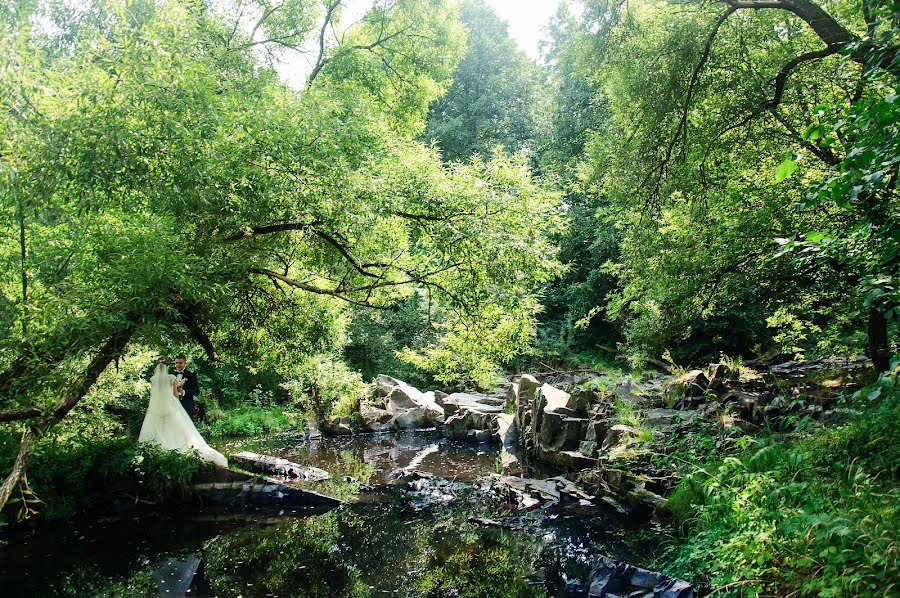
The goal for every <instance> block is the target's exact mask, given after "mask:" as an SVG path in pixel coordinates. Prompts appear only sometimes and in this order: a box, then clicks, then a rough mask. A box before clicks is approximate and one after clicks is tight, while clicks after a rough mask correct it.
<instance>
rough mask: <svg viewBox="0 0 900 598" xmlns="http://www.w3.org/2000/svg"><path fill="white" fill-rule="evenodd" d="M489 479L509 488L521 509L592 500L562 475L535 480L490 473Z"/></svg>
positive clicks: (500, 486) (499, 486) (501, 487)
mask: <svg viewBox="0 0 900 598" xmlns="http://www.w3.org/2000/svg"><path fill="white" fill-rule="evenodd" d="M489 481H490V483H491V484H492V485H493V486H494V487H495V488H500V489H507V490H509V491H510V492H511V493H512V494H513V495H514V496H515V497H516V500H517V502H518V504H519V507H520V508H522V509H530V508H532V507H536V506H539V505H549V504H555V503H559V502H562V501H565V500H571V501H578V502H581V501H584V502H585V503H590V502H592V501H593V500H594V497H593V496H591V495H590V494H588V493H586V492H584V491H583V490H581V489H580V488H579V487H578V486H576V485H575V483H574V482H572V481H571V480H567V479H566V478H564V477H562V476H557V477H554V478H547V479H546V480H536V479H532V478H520V477H516V476H508V475H498V474H492V475H491V477H490V478H489Z"/></svg>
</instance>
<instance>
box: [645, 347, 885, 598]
mask: <svg viewBox="0 0 900 598" xmlns="http://www.w3.org/2000/svg"><path fill="white" fill-rule="evenodd" d="M894 366H895V367H894V370H893V374H892V375H885V376H883V377H882V378H881V379H880V380H879V381H878V382H877V383H876V384H875V385H874V386H872V387H870V388H868V389H865V390H864V391H861V392H860V393H857V396H856V398H855V402H854V405H855V406H856V408H857V409H858V410H859V411H860V413H859V415H857V416H856V417H855V418H853V419H852V420H850V421H849V422H847V423H846V424H844V425H842V426H837V427H833V428H827V429H818V430H816V431H815V432H813V433H811V434H808V435H806V436H805V437H802V438H800V439H797V440H793V441H786V440H783V439H782V440H779V439H777V438H774V437H771V438H768V439H756V440H754V441H753V442H752V445H751V446H749V447H747V449H746V450H745V451H742V452H738V453H737V454H735V455H734V456H729V457H725V458H724V459H722V460H721V461H719V462H718V463H716V464H715V465H712V466H706V467H697V468H695V469H694V471H693V472H692V473H691V474H689V475H687V476H686V477H685V478H684V479H683V480H682V482H681V484H680V485H679V486H678V487H677V489H676V490H675V491H674V493H673V494H672V495H671V496H670V503H669V506H670V509H671V510H672V512H673V513H674V514H675V516H676V519H677V521H678V523H679V524H680V525H681V531H682V534H683V535H682V537H681V538H680V540H679V541H678V542H676V543H674V544H673V545H671V546H670V547H669V548H668V549H667V550H665V551H664V552H663V554H662V555H661V557H660V558H659V559H658V567H659V568H660V569H662V570H663V571H664V572H666V573H667V574H670V575H674V576H677V577H682V578H686V579H692V580H693V581H694V582H695V583H699V584H700V585H703V586H708V587H711V588H713V589H715V590H716V595H717V596H756V595H777V596H787V595H792V596H826V597H837V596H888V595H896V592H898V591H900V542H898V539H897V538H898V532H900V488H898V476H900V437H898V434H897V430H898V429H900V389H898V387H897V384H896V378H897V372H898V371H900V364H898V363H897V362H895V364H894Z"/></svg>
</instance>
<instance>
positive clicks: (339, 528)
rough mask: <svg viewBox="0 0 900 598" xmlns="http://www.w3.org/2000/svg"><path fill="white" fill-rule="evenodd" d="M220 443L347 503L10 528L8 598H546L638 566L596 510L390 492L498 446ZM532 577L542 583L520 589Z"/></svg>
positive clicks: (435, 440) (2, 583) (1, 567)
mask: <svg viewBox="0 0 900 598" xmlns="http://www.w3.org/2000/svg"><path fill="white" fill-rule="evenodd" d="M217 448H220V449H222V448H225V449H226V452H229V453H233V452H236V451H239V450H253V451H255V452H259V453H264V454H269V455H277V456H281V457H284V458H287V459H290V460H292V461H296V462H298V463H302V464H309V465H314V466H316V467H321V468H322V469H325V470H326V471H328V472H329V473H331V474H332V479H331V480H329V481H327V482H322V483H317V484H315V485H313V487H314V488H315V489H316V490H318V491H321V492H325V493H328V494H333V495H337V496H340V497H342V498H354V497H355V499H356V500H355V501H354V502H353V503H352V504H348V505H345V506H343V507H340V508H338V509H335V510H333V511H330V512H328V513H325V514H319V515H310V514H308V513H304V512H303V511H298V512H296V513H293V514H292V513H284V512H265V511H240V512H235V511H224V510H213V509H208V508H199V507H195V506H190V505H185V506H180V507H179V506H174V505H172V506H168V507H157V508H148V510H145V511H143V512H140V513H134V512H129V513H127V514H126V515H123V516H122V518H121V519H110V520H103V521H97V520H93V521H77V522H72V523H69V524H65V525H60V526H57V527H55V528H52V529H51V528H49V527H45V528H43V529H39V530H35V531H28V530H17V531H15V532H14V534H11V535H9V534H8V535H7V537H6V538H5V539H6V540H7V541H8V544H7V545H6V546H3V547H0V587H2V588H3V596H4V598H7V597H19V596H22V597H26V596H27V597H29V598H32V597H40V596H53V597H56V596H78V597H79V598H81V597H92V596H98V597H99V596H103V597H114V596H122V597H129V598H130V597H134V596H158V595H167V596H177V595H181V594H180V593H179V592H182V591H183V592H184V595H185V596H222V597H225V596H238V595H240V596H243V597H244V598H252V597H256V596H259V597H262V596H282V597H307V596H321V597H326V598H327V597H347V598H358V597H363V596H373V597H375V596H387V595H390V596H399V597H407V598H423V597H427V598H443V597H444V596H456V597H457V598H467V597H468V598H478V597H480V596H492V597H505V596H543V595H557V594H558V589H559V584H558V583H557V581H554V580H558V579H562V576H563V575H564V574H567V572H569V573H571V571H572V570H573V567H578V566H581V565H582V564H583V561H584V559H585V558H586V556H589V554H590V553H594V552H596V549H597V547H600V550H601V551H602V552H603V553H605V554H611V555H619V556H625V557H626V558H628V560H631V561H632V562H637V561H638V560H639V559H636V558H635V557H634V554H630V550H631V549H630V547H629V545H628V543H627V542H626V541H625V540H626V538H627V536H628V533H627V532H623V529H622V528H621V527H620V526H619V525H618V524H616V523H614V522H612V521H611V520H608V519H607V518H605V517H603V516H599V515H598V513H597V512H585V513H579V512H574V511H571V510H563V509H560V510H555V511H541V510H535V511H532V512H529V513H524V514H523V513H511V512H510V511H509V505H508V504H506V503H505V502H503V501H501V500H499V499H497V498H496V497H494V498H491V495H490V494H489V493H487V494H486V493H484V492H481V491H479V490H478V488H479V484H476V483H472V484H460V485H459V486H458V487H457V490H455V492H458V496H456V497H455V500H454V501H453V502H451V503H449V504H446V505H440V506H433V507H429V508H427V509H425V510H424V511H417V510H416V509H414V508H411V506H410V497H411V495H410V494H409V493H407V492H406V491H405V490H404V488H405V486H396V485H394V486H391V485H389V482H390V481H391V475H390V474H391V472H396V471H397V470H404V469H406V470H407V471H408V470H412V469H416V470H419V471H425V472H428V473H431V474H434V475H437V476H441V477H443V478H448V479H456V480H460V481H473V482H474V481H476V480H478V479H479V478H482V477H484V476H486V475H488V474H490V473H492V472H493V471H494V470H495V467H496V459H497V456H498V450H497V449H496V448H492V447H488V446H486V445H482V446H472V445H467V444H461V443H453V442H448V441H446V440H444V439H441V438H440V437H438V436H437V435H434V434H401V435H383V436H365V437H355V438H343V439H322V440H320V441H317V442H313V443H303V442H300V441H298V439H295V438H287V437H279V438H265V439H256V440H251V441H242V442H240V443H232V444H231V445H228V446H224V447H221V446H220V447H217ZM134 516H137V518H136V519H133V517H134ZM505 516H512V517H516V518H519V519H521V521H520V522H519V525H518V531H513V530H501V529H492V528H487V527H484V526H483V525H481V524H480V523H479V518H482V519H483V518H492V519H501V518H503V517H505ZM540 572H543V573H540ZM536 573H540V574H538V575H537V576H536V575H535V574H536ZM578 574H580V572H579V573H578ZM536 577H542V578H544V579H545V580H546V585H545V586H543V587H540V586H533V585H529V583H530V582H529V580H533V579H535V578H536ZM179 580H180V581H179ZM185 584H187V587H185Z"/></svg>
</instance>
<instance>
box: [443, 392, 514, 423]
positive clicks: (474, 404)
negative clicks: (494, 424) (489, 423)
mask: <svg viewBox="0 0 900 598" xmlns="http://www.w3.org/2000/svg"><path fill="white" fill-rule="evenodd" d="M443 403H444V413H446V415H447V417H449V416H451V415H455V414H456V413H457V412H459V411H461V410H475V411H480V412H482V413H500V412H501V411H503V400H502V399H500V400H498V399H496V398H495V397H490V396H488V395H478V394H472V393H465V392H455V393H453V394H452V395H449V396H447V397H444V398H443Z"/></svg>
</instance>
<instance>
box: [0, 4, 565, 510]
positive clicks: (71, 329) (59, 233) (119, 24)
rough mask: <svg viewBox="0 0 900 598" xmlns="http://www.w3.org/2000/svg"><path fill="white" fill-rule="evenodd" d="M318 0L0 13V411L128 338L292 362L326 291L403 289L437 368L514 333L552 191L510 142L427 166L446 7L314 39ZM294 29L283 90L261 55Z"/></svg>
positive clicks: (92, 367) (541, 252) (511, 348)
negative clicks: (426, 320)
mask: <svg viewBox="0 0 900 598" xmlns="http://www.w3.org/2000/svg"><path fill="white" fill-rule="evenodd" d="M338 5H339V3H338V2H330V3H326V4H325V5H323V6H320V5H319V4H318V3H315V2H289V3H286V4H283V5H280V4H279V5H270V4H268V3H266V2H260V3H257V4H253V3H251V4H249V5H247V6H246V7H244V9H246V10H251V11H252V12H253V17H254V18H253V19H250V21H251V22H252V23H253V25H252V26H247V25H245V20H246V16H245V13H242V12H240V11H238V12H237V13H234V11H227V10H225V11H223V10H219V9H217V8H214V7H211V6H208V5H206V4H204V3H202V2H193V1H181V0H171V1H169V0H166V1H164V2H153V1H149V0H148V1H146V2H127V3H125V2H121V3H120V2H115V1H111V2H99V3H96V4H92V5H91V6H90V7H88V8H86V9H84V10H74V9H72V10H69V9H65V8H64V7H61V6H59V5H57V4H55V3H48V4H43V3H35V4H33V5H27V6H26V5H22V6H17V9H20V10H15V11H11V12H8V13H4V15H3V19H4V20H3V23H2V28H0V29H2V31H3V37H2V40H0V46H2V54H3V56H4V57H6V58H5V59H4V63H3V66H2V70H0V80H2V85H0V87H2V89H3V91H2V92H0V93H2V98H0V99H2V102H3V105H4V111H3V117H2V119H0V128H2V132H3V141H2V144H3V146H2V150H0V151H2V156H3V162H2V172H0V175H2V178H0V193H2V195H3V197H4V202H3V210H2V218H3V219H4V221H5V223H6V225H5V226H4V231H5V233H4V236H3V240H2V245H0V251H2V254H3V255H2V260H3V261H4V263H5V264H6V265H7V266H6V267H4V268H3V280H2V292H3V298H2V306H3V321H2V326H3V329H4V330H5V331H6V333H7V334H5V335H4V340H3V341H2V347H0V354H2V356H3V360H4V362H5V364H6V365H5V367H4V372H3V373H2V374H0V388H2V396H3V401H4V408H6V409H7V411H6V412H5V415H4V419H16V418H18V417H22V416H34V415H35V413H44V415H43V416H42V419H40V422H41V423H39V424H38V425H37V427H36V428H35V430H36V432H37V434H38V435H40V433H42V432H43V431H45V430H46V429H48V428H49V427H50V426H52V425H53V424H54V423H55V422H56V421H58V419H59V418H61V417H62V416H64V415H65V413H67V412H68V410H69V409H71V408H72V406H73V405H74V404H76V403H77V401H78V400H80V397H81V396H83V395H84V392H85V391H86V388H89V387H90V385H91V384H92V383H93V380H96V377H97V375H99V372H102V371H103V369H104V368H105V367H106V365H107V364H108V363H110V362H111V361H112V360H113V359H114V358H115V357H116V356H117V355H119V354H121V352H122V351H123V348H124V346H125V345H126V344H127V343H128V342H129V341H131V340H142V341H144V342H149V343H153V342H155V341H158V340H159V339H162V338H167V337H171V336H172V335H175V336H178V335H188V334H189V335H190V336H191V337H192V338H194V339H195V340H196V341H197V342H198V343H199V344H200V345H201V346H203V347H204V349H205V350H206V352H207V354H208V356H209V357H210V358H211V359H219V358H221V357H222V356H226V357H228V358H229V359H234V358H244V359H254V360H257V361H258V362H259V364H260V365H261V366H265V367H269V368H271V369H274V370H276V371H281V372H290V369H291V367H292V366H293V365H296V364H297V362H298V360H299V358H300V357H301V356H303V355H309V354H315V353H318V352H328V351H333V350H336V349H337V348H339V347H340V346H341V345H342V344H343V343H345V342H346V338H345V333H344V331H345V328H346V320H347V309H346V308H347V306H350V305H353V306H365V307H367V308H372V309H383V308H386V307H388V306H390V305H392V304H393V303H394V302H396V301H397V300H399V299H401V298H403V297H406V296H408V295H409V294H410V293H422V294H423V295H424V296H426V297H427V298H428V301H429V305H430V306H431V309H432V310H433V312H434V313H435V324H434V325H435V326H437V327H439V329H440V334H439V335H438V336H437V340H436V344H435V345H434V346H433V347H430V348H428V349H427V351H426V352H425V353H424V354H422V355H418V356H416V355H411V356H410V359H419V360H420V361H421V363H422V364H423V365H426V366H429V367H434V368H436V369H437V370H438V371H439V372H441V373H442V375H443V377H444V378H445V379H447V380H457V379H462V380H465V379H476V380H484V379H485V378H486V377H490V376H491V375H493V373H494V372H495V368H496V364H497V363H498V360H499V359H502V358H508V357H509V356H511V355H513V354H515V353H516V352H517V351H518V350H520V349H521V348H522V347H524V346H525V345H526V344H527V342H528V338H529V337H530V335H531V326H532V324H531V323H532V320H533V314H534V312H535V310H536V308H537V307H536V301H535V299H534V292H535V290H536V289H537V287H538V285H539V284H540V283H541V282H542V281H544V280H546V279H547V278H548V277H550V276H552V274H553V272H554V271H555V269H556V262H555V257H554V249H553V246H552V245H551V244H550V243H549V242H548V241H547V239H546V235H545V231H546V230H547V227H548V226H552V224H553V221H554V218H555V216H554V214H555V212H556V199H555V195H554V194H553V193H548V192H545V191H544V190H543V189H542V188H541V187H540V186H539V185H538V184H537V183H536V182H535V181H534V180H533V178H532V175H531V173H530V172H529V170H528V168H527V166H526V165H525V164H524V163H522V161H521V160H517V159H510V158H504V157H503V156H497V157H495V158H493V159H491V160H476V161H474V162H472V163H459V164H455V165H453V166H449V167H445V166H443V165H442V163H441V160H440V157H439V155H438V154H437V152H436V151H434V150H432V149H429V148H428V147H427V146H425V145H423V144H422V143H421V142H419V141H417V140H416V136H417V135H418V134H419V133H420V132H421V131H422V128H423V126H424V121H425V116H426V111H427V108H428V105H429V103H430V102H431V101H433V100H434V99H435V98H436V97H437V96H438V95H439V94H440V93H441V92H442V91H443V90H444V89H445V88H446V86H447V85H448V84H449V81H450V77H451V75H452V73H453V69H454V67H455V66H456V63H457V61H458V60H459V57H460V55H461V53H462V47H463V43H464V37H465V33H464V31H463V29H462V27H461V26H460V25H459V24H458V22H457V20H456V15H455V13H454V11H453V9H452V7H451V6H449V5H447V4H445V3H442V2H433V1H430V0H402V1H398V2H393V3H387V4H377V5H376V6H375V7H373V9H372V10H370V11H369V12H368V13H366V15H365V17H364V18H363V19H362V20H361V21H360V22H359V23H357V24H355V25H353V26H352V27H350V28H349V29H348V30H346V31H345V32H344V33H343V34H342V35H341V36H340V38H339V41H337V42H334V41H327V40H331V39H332V37H333V36H330V35H326V33H325V32H327V31H330V30H331V29H332V28H334V27H337V18H338V15H339V10H338ZM306 39H310V40H312V43H313V44H314V45H315V46H316V47H317V50H316V52H317V54H316V59H315V62H314V66H313V68H312V70H311V72H310V75H309V78H308V81H307V83H306V86H305V88H304V89H302V90H294V89H291V88H290V87H288V86H286V85H285V84H283V83H282V82H280V80H279V78H278V77H277V75H276V72H275V71H274V70H273V68H271V66H267V64H266V62H265V61H264V60H263V61H261V59H260V56H259V51H260V49H262V50H265V51H267V52H282V51H287V50H290V49H291V48H292V47H299V46H300V44H301V40H306ZM448 347H452V348H453V349H454V350H458V351H459V350H461V352H460V354H459V355H460V356H458V357H454V358H452V359H448V358H446V357H443V356H444V355H445V354H446V351H447V350H449V349H448ZM59 389H68V390H66V391H64V392H63V393H60V390H59ZM61 394H62V398H60V396H61ZM24 448H25V444H23V450H24ZM26 453H27V451H24V452H23V455H24V454H26ZM9 489H10V488H9V486H8V484H7V485H4V491H7V490H9ZM6 496H8V493H7V494H6ZM3 499H4V500H5V496H3Z"/></svg>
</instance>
